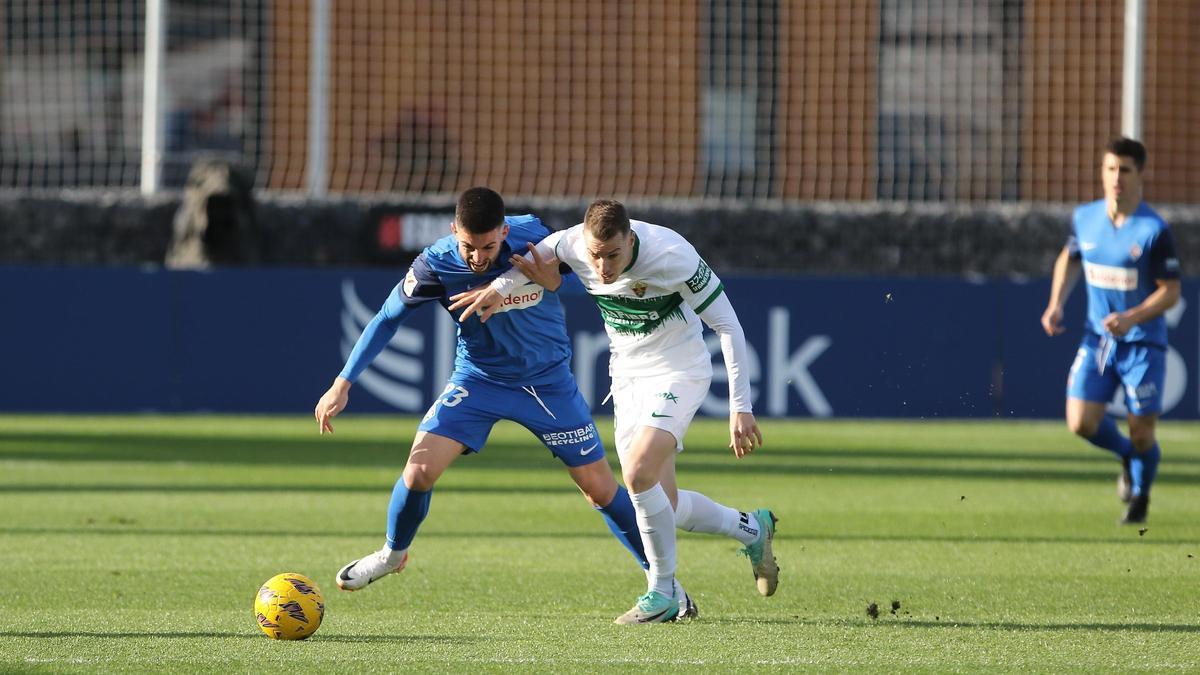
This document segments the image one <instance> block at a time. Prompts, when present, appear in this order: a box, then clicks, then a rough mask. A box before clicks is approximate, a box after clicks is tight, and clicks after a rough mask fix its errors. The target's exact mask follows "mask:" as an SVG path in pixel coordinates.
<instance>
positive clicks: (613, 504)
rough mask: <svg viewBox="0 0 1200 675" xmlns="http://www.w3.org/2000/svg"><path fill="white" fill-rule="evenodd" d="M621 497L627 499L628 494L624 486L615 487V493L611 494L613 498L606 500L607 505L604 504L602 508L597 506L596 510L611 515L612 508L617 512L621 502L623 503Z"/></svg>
mask: <svg viewBox="0 0 1200 675" xmlns="http://www.w3.org/2000/svg"><path fill="white" fill-rule="evenodd" d="M621 495H625V496H626V497H628V495H629V493H628V492H627V491H626V490H625V486H624V485H617V491H616V492H614V493H613V498H612V499H610V500H608V503H607V504H605V505H604V506H597V507H596V510H597V511H603V512H604V513H612V512H613V510H614V508H616V509H618V510H619V509H620V506H619V505H620V504H621V502H623V501H625V500H624V499H622V498H621Z"/></svg>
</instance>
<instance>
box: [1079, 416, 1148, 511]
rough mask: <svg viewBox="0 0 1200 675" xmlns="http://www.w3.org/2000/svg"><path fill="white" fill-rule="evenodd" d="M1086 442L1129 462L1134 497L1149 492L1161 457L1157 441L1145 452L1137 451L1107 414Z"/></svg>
mask: <svg viewBox="0 0 1200 675" xmlns="http://www.w3.org/2000/svg"><path fill="white" fill-rule="evenodd" d="M1088 442H1090V443H1091V444H1092V445H1095V446H1097V447H1101V448H1104V449H1105V450H1108V451H1109V452H1111V453H1113V454H1114V455H1116V456H1117V457H1120V458H1121V459H1122V460H1123V461H1128V462H1129V474H1130V476H1131V477H1132V479H1133V485H1132V486H1131V487H1132V491H1133V495H1134V496H1135V497H1136V496H1138V495H1143V494H1149V493H1150V486H1151V485H1152V484H1153V483H1154V477H1155V476H1156V475H1158V461H1159V460H1160V459H1162V450H1161V449H1159V447H1158V443H1155V444H1154V447H1152V448H1150V449H1149V450H1147V451H1146V452H1144V453H1139V452H1138V451H1137V450H1135V449H1134V448H1133V443H1132V442H1130V440H1129V439H1128V438H1126V437H1125V436H1122V435H1121V431H1120V430H1119V429H1117V423H1116V421H1115V420H1114V419H1113V418H1111V417H1109V416H1108V415H1105V416H1104V418H1103V419H1101V420H1100V426H1099V427H1097V428H1096V433H1095V434H1093V435H1092V437H1091V438H1089V439H1088Z"/></svg>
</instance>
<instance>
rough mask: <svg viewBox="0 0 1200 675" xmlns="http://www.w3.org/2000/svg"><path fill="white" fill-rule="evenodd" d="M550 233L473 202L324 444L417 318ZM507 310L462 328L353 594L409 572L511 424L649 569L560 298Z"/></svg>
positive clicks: (333, 411) (488, 196) (371, 349)
mask: <svg viewBox="0 0 1200 675" xmlns="http://www.w3.org/2000/svg"><path fill="white" fill-rule="evenodd" d="M547 234H549V230H548V229H547V228H546V227H545V226H544V225H543V224H542V223H541V221H540V220H538V219H537V218H536V217H534V216H530V215H525V216H513V217H505V215H504V201H503V199H502V198H501V197H500V195H499V194H497V193H496V192H494V191H492V190H490V189H488V188H484V187H476V188H471V189H469V190H467V191H466V192H464V193H463V194H462V195H461V196H460V198H459V200H458V204H457V207H456V210H455V216H454V222H453V223H452V224H451V235H450V236H447V237H444V238H442V239H440V240H438V241H437V242H436V243H434V244H433V245H432V246H429V247H428V248H426V249H425V250H424V251H423V252H422V253H421V254H420V255H419V256H417V258H416V259H415V260H414V261H413V264H412V267H411V268H410V269H409V270H408V273H407V275H405V277H404V280H403V281H402V282H401V283H400V284H397V286H396V287H395V288H394V289H393V290H392V293H391V295H390V296H389V297H388V299H387V301H386V302H385V303H384V305H383V308H382V309H381V310H380V311H379V313H378V314H377V315H376V316H375V318H374V319H372V321H371V322H370V323H369V324H368V325H367V326H366V328H364V329H363V333H362V335H361V336H360V337H359V339H358V342H357V343H356V344H355V346H354V350H353V351H352V352H351V353H350V356H349V358H348V359H347V361H346V365H345V367H344V368H343V369H342V372H341V374H340V375H338V377H337V378H336V379H335V380H334V382H333V385H332V386H331V387H330V388H329V390H328V391H327V392H325V394H324V395H323V396H322V397H321V400H320V401H319V402H318V403H317V406H316V409H315V411H314V414H315V416H316V418H317V422H318V424H319V427H320V431H321V433H324V432H326V431H328V432H332V431H333V426H332V424H331V422H330V420H331V418H333V417H334V416H336V415H337V414H338V413H340V412H341V411H342V410H344V409H345V407H346V404H347V402H348V392H349V390H350V387H351V384H352V383H353V382H354V381H355V380H356V379H357V378H358V376H359V375H360V374H362V372H363V371H364V370H365V369H366V368H367V366H368V365H370V363H371V361H372V360H373V359H374V358H375V357H376V356H378V355H379V353H380V351H382V349H383V348H384V346H385V345H386V344H387V343H388V341H389V340H391V338H392V336H393V335H395V333H396V330H397V329H398V328H399V326H400V324H401V323H402V322H403V321H404V320H405V319H406V318H407V317H408V316H409V315H410V314H411V313H412V312H413V311H415V310H417V309H418V308H419V307H420V306H422V305H425V304H428V303H431V302H434V301H436V302H439V303H440V304H442V306H443V307H445V306H446V305H448V304H449V301H448V299H447V298H448V297H449V296H451V295H454V294H456V293H459V292H462V291H465V290H467V289H469V288H471V287H474V286H478V285H481V284H482V285H487V284H488V283H489V282H490V281H491V280H492V279H494V278H495V277H497V276H499V275H500V274H502V273H503V272H505V271H507V270H508V269H510V267H511V264H510V263H509V262H508V261H509V259H510V258H511V257H512V254H513V252H514V251H524V250H525V248H526V244H527V243H528V242H538V241H540V240H542V239H543V238H544V237H545V236H546V235H547ZM503 305H504V306H503V307H502V308H500V310H499V311H498V312H497V314H496V318H493V319H492V321H489V322H488V323H487V324H486V326H485V325H483V324H481V323H480V322H479V320H478V319H472V320H468V321H466V322H464V323H461V324H459V326H458V346H457V353H456V357H455V361H454V372H453V373H452V375H451V376H450V382H449V384H448V385H447V386H446V389H445V391H444V392H442V394H441V395H440V396H439V397H438V398H437V400H436V401H434V403H433V405H432V406H431V407H430V408H429V412H428V413H426V415H425V417H424V419H422V420H421V423H420V425H419V426H418V427H417V429H418V430H417V434H416V437H415V438H414V439H413V444H412V448H411V450H410V451H409V456H408V462H407V464H406V465H405V467H404V473H403V474H402V475H401V477H400V478H399V480H397V481H396V485H395V488H394V489H393V491H392V498H391V501H390V503H389V505H388V519H387V540H386V543H385V545H384V547H383V548H382V549H380V550H379V551H376V552H375V553H372V554H369V555H367V556H365V557H363V558H360V559H358V560H354V561H353V562H350V563H349V564H347V565H346V566H345V567H343V568H342V569H341V570H339V571H338V573H337V577H336V581H337V585H338V587H339V588H341V589H342V590H347V591H353V590H358V589H360V588H364V587H365V586H367V584H370V583H372V582H373V581H375V580H377V579H380V578H381V577H383V576H385V575H387V574H391V573H393V572H399V571H400V570H402V569H404V567H405V565H406V564H407V563H408V548H409V544H410V543H411V542H412V540H413V538H414V536H415V535H416V532H417V529H418V527H419V526H420V524H421V522H422V521H423V520H424V518H425V515H426V514H427V513H428V511H429V504H430V497H431V493H432V490H433V486H434V483H436V482H437V480H438V478H439V477H440V476H441V475H442V473H443V472H444V471H445V470H446V469H447V468H448V467H449V466H450V464H451V463H452V462H453V461H454V460H455V459H456V458H457V457H459V456H460V455H462V454H464V453H470V452H479V451H481V450H482V449H483V447H484V445H485V443H486V442H487V438H488V435H489V433H490V432H491V430H492V426H493V425H494V424H495V423H496V422H497V421H499V420H502V419H506V420H512V421H514V422H517V423H518V424H521V425H522V426H524V427H526V428H527V429H529V430H530V431H532V432H533V433H534V434H536V435H537V436H538V437H539V438H540V439H541V441H542V443H543V444H544V445H545V446H546V447H547V448H548V449H549V450H550V452H551V453H552V454H553V455H554V456H556V457H558V459H559V460H561V461H562V462H563V464H565V465H566V467H567V471H568V473H570V475H571V478H572V479H573V480H574V481H575V484H576V485H577V486H579V489H580V490H581V491H582V492H583V493H584V495H585V496H586V498H587V499H588V501H589V502H591V503H592V505H593V506H594V507H595V508H596V509H597V510H598V511H599V512H600V513H601V514H602V515H603V516H604V518H605V520H606V521H607V523H608V525H609V528H610V529H611V530H612V532H613V534H614V535H615V536H616V537H617V538H618V539H619V540H620V541H621V542H622V543H623V544H624V545H625V546H626V548H628V549H629V551H630V552H631V553H632V554H633V555H634V557H635V558H636V559H637V560H638V561H639V562H640V563H641V564H642V567H643V569H647V568H648V563H647V562H646V556H645V553H644V550H643V547H642V541H641V534H640V532H639V531H638V526H637V521H636V517H635V513H634V509H633V504H632V502H631V501H630V499H629V494H628V493H627V492H626V490H625V488H623V487H621V486H619V485H618V484H617V482H616V479H615V477H614V476H613V473H612V469H611V468H610V467H609V465H608V462H607V461H604V460H605V454H604V446H603V443H602V442H601V440H600V435H599V434H598V433H597V431H596V425H595V424H594V423H593V421H592V418H591V413H590V411H589V409H588V405H587V402H586V401H585V400H584V398H583V396H582V395H581V394H580V393H579V390H578V388H577V387H576V385H575V379H574V376H573V375H572V373H571V370H570V360H571V349H570V342H569V340H568V337H567V332H566V324H565V323H564V321H563V314H562V307H561V305H560V303H559V300H558V297H557V296H556V295H555V294H553V293H547V292H545V291H544V289H542V288H541V287H540V286H536V285H534V284H529V285H527V286H524V287H521V288H518V289H514V291H513V292H512V293H511V294H509V295H508V296H507V297H506V298H504V300H503ZM497 319H499V320H498V321H497ZM679 590H680V591H681V594H682V596H683V598H685V599H684V600H681V601H680V614H681V615H683V616H686V617H689V618H690V617H692V616H695V615H696V610H695V606H694V604H692V603H691V599H690V598H688V597H687V594H686V593H682V589H679Z"/></svg>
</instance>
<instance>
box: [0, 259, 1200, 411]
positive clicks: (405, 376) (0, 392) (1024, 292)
mask: <svg viewBox="0 0 1200 675" xmlns="http://www.w3.org/2000/svg"><path fill="white" fill-rule="evenodd" d="M400 276H401V273H399V272H393V271H380V270H262V269H256V270H236V269H229V270H220V271H213V272H169V271H165V270H161V269H109V268H104V269H86V268H82V269H81V268H68V269H63V268H44V267H38V268H0V300H2V301H3V306H4V308H5V310H6V311H5V319H4V324H3V328H2V329H0V348H2V349H3V353H4V357H3V359H2V360H0V363H2V364H3V366H2V370H3V375H4V383H5V386H4V387H3V388H0V410H4V411H14V412H16V411H78V412H129V411H162V412H180V411H214V412H240V413H260V412H292V413H306V412H309V411H311V410H312V407H313V405H314V404H315V403H316V400H317V399H318V398H319V397H320V395H321V394H322V393H323V392H324V391H325V389H326V387H327V386H328V385H329V383H330V381H332V379H333V377H334V376H335V375H336V374H337V373H338V372H339V371H340V370H341V367H342V364H343V362H344V359H345V357H346V355H347V354H348V353H349V351H350V349H351V347H352V346H353V345H354V342H355V340H356V339H357V338H358V335H359V332H360V331H361V330H362V328H363V326H365V325H366V323H367V322H368V321H370V319H371V317H372V316H374V314H375V312H376V311H377V309H378V307H379V306H380V304H381V303H382V302H383V300H384V298H385V297H386V296H387V294H388V293H389V292H390V291H391V289H392V287H393V285H394V284H395V283H397V282H398V281H399V280H400ZM724 281H725V284H726V288H727V291H728V293H729V297H730V299H731V300H732V302H733V304H734V307H735V308H736V309H737V312H738V315H739V317H740V319H741V322H742V325H743V327H744V329H745V331H746V337H747V341H748V343H749V348H750V349H749V351H750V358H749V363H748V364H747V365H746V367H747V370H748V372H749V373H750V377H751V380H752V382H753V388H754V392H755V411H756V412H757V413H758V414H760V415H768V416H816V417H909V418H940V417H949V418H959V417H995V416H999V417H1043V418H1050V417H1060V416H1061V415H1062V411H1063V396H1064V387H1065V381H1066V375H1067V369H1068V367H1069V366H1070V363H1071V361H1072V359H1073V357H1074V353H1075V350H1076V348H1077V345H1078V341H1079V337H1080V332H1081V326H1082V321H1083V310H1084V299H1083V294H1082V290H1081V289H1080V290H1077V291H1076V293H1075V294H1074V296H1073V297H1072V300H1071V303H1070V304H1069V305H1068V312H1067V314H1068V316H1067V325H1068V326H1070V327H1071V330H1070V331H1069V332H1068V333H1067V334H1066V335H1061V336H1058V337H1055V338H1048V337H1046V336H1045V334H1043V333H1042V331H1041V328H1040V325H1039V323H1038V321H1039V318H1040V316H1041V312H1042V309H1043V308H1044V306H1045V302H1046V296H1047V293H1048V287H1049V284H1048V282H1047V281H1046V280H1038V281H1031V282H1017V281H997V280H989V281H982V282H974V281H969V280H962V279H907V278H906V279H833V278H825V277H812V278H806V277H788V278H782V277H770V278H768V277H754V276H727V277H724ZM563 296H564V306H565V308H566V312H567V323H568V328H569V332H570V335H571V338H572V341H573V348H574V352H575V354H574V362H573V368H574V371H575V374H576V378H577V380H578V382H579V386H580V389H581V391H583V393H584V395H585V396H586V397H587V398H588V400H589V401H591V402H592V404H593V408H594V409H595V410H596V411H597V412H598V413H607V412H611V407H609V405H603V406H602V405H600V402H601V401H603V399H604V398H605V395H606V394H607V392H608V385H609V378H608V370H607V362H608V339H607V337H605V334H604V330H603V326H602V324H601V322H600V318H599V314H598V312H597V311H596V308H595V306H594V305H593V304H592V302H591V301H590V300H589V299H588V298H587V297H586V296H585V295H583V294H582V291H579V292H570V291H563ZM1197 308H1200V282H1198V281H1197V280H1195V279H1189V280H1185V282H1184V295H1183V301H1182V302H1181V303H1180V304H1179V305H1178V306H1176V307H1175V308H1174V309H1173V310H1172V311H1171V312H1170V313H1169V314H1168V316H1167V320H1168V323H1169V325H1170V327H1171V331H1170V339H1171V349H1170V351H1169V354H1168V372H1167V382H1166V386H1165V408H1166V415H1165V416H1166V417H1171V418H1188V419H1196V418H1198V417H1200V396H1198V395H1197V389H1198V382H1200V357H1198V354H1200V319H1198V317H1197ZM454 334H455V326H454V322H453V321H452V319H451V318H450V317H449V315H448V314H447V313H446V312H444V311H443V310H441V309H440V308H438V307H433V306H429V307H427V308H425V309H423V310H422V311H421V312H418V313H417V314H416V316H415V317H414V320H413V321H410V322H409V323H407V324H405V325H404V326H402V327H401V329H400V331H399V332H398V333H397V334H396V337H395V339H393V340H392V342H391V343H390V344H389V346H388V349H387V350H385V352H384V353H383V354H381V356H380V357H379V358H378V359H377V360H376V361H375V363H374V364H373V366H372V367H371V368H370V369H369V370H368V371H367V372H366V373H365V374H364V375H363V377H362V378H361V379H360V380H359V382H358V384H357V385H356V386H355V388H354V390H353V391H352V393H351V403H350V410H351V411H354V412H402V413H414V414H419V413H423V412H424V410H425V409H426V407H427V406H428V405H429V404H430V402H431V401H432V400H433V397H434V396H435V395H437V394H438V393H440V392H441V390H442V388H443V387H444V384H445V381H446V378H447V377H448V375H449V373H450V369H451V367H452V362H453V355H454ZM707 337H708V341H709V345H710V348H711V351H712V353H713V356H714V373H715V377H714V381H713V387H712V391H711V392H710V394H709V397H708V399H707V400H706V401H705V402H704V404H703V406H702V410H701V414H705V415H713V416H724V415H726V414H727V407H726V401H727V390H726V387H727V385H726V382H725V370H724V366H723V362H722V360H721V355H720V349H719V346H718V344H717V340H716V336H715V335H712V334H711V333H709V334H708V335H707ZM1118 396H1120V394H1118ZM1120 406H1121V404H1120V402H1119V401H1118V402H1116V403H1115V404H1114V407H1113V410H1114V412H1120V411H1121V407H1120Z"/></svg>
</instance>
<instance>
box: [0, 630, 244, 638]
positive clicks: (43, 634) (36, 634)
mask: <svg viewBox="0 0 1200 675" xmlns="http://www.w3.org/2000/svg"><path fill="white" fill-rule="evenodd" d="M4 637H12V638H44V639H48V640H53V639H58V638H103V639H109V638H202V639H211V638H240V639H254V640H262V639H265V638H266V636H265V635H261V634H260V635H255V634H253V633H250V632H236V633H235V632H226V633H215V632H195V633H188V632H183V631H174V632H158V631H146V632H136V631H111V632H110V631H92V630H81V631H58V630H46V631H40V630H39V631H0V638H4Z"/></svg>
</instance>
